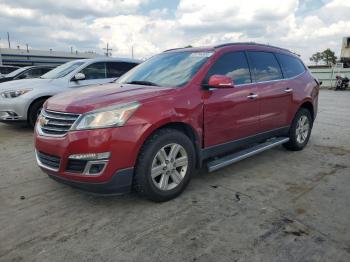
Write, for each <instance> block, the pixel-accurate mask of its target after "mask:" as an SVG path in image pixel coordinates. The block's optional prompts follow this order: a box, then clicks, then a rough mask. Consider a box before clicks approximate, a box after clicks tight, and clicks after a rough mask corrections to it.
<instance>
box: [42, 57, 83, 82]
mask: <svg viewBox="0 0 350 262" xmlns="http://www.w3.org/2000/svg"><path fill="white" fill-rule="evenodd" d="M82 64H84V62H75V61H72V62H68V63H65V64H63V65H60V66H58V67H56V68H55V69H53V70H51V71H49V72H47V73H46V74H45V75H42V76H41V77H40V78H44V79H56V78H61V77H64V76H66V75H68V74H69V73H71V72H72V71H73V70H75V69H76V68H78V67H79V66H81V65H82Z"/></svg>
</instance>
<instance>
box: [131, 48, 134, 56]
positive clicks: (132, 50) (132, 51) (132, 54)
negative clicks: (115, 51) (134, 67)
mask: <svg viewBox="0 0 350 262" xmlns="http://www.w3.org/2000/svg"><path fill="white" fill-rule="evenodd" d="M131 58H132V59H134V46H133V45H132V46H131Z"/></svg>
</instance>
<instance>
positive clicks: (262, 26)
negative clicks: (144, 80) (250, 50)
mask: <svg viewBox="0 0 350 262" xmlns="http://www.w3.org/2000/svg"><path fill="white" fill-rule="evenodd" d="M148 1H151V0H124V1H123V0H112V1H109V0H87V1H86V0H85V1H83V0H78V1H75V2H74V5H72V2H71V1H68V0H62V1H57V0H47V1H45V3H46V4H43V1H42V0H31V1H27V0H12V1H11V2H10V1H8V2H7V1H6V3H2V4H0V23H1V24H2V26H4V27H6V28H9V29H8V30H9V31H10V32H11V31H14V33H15V35H17V36H21V35H24V36H25V37H26V39H25V40H24V41H28V42H29V43H33V44H36V45H41V46H40V48H42V46H45V45H46V46H47V45H50V46H47V48H49V47H52V46H54V48H56V49H63V48H69V46H74V47H75V48H77V49H80V50H82V49H83V50H86V49H92V48H95V49H97V50H98V51H99V52H101V53H102V48H104V47H105V45H106V43H107V42H108V43H109V44H110V46H111V47H112V48H113V52H112V53H113V54H114V55H122V56H130V54H131V46H134V53H135V55H136V56H137V57H148V56H150V55H153V54H156V53H158V52H161V51H163V50H165V49H169V48H175V47H181V46H187V45H189V44H191V45H195V46H199V45H214V44H220V43H224V42H235V41H256V42H261V43H269V44H273V45H278V46H281V47H286V48H289V49H291V50H293V51H296V52H297V53H299V54H301V55H302V58H303V59H304V60H305V61H306V62H308V58H309V57H310V56H311V54H312V53H314V52H316V51H322V50H324V49H326V48H328V47H330V48H332V49H334V50H336V52H337V53H339V51H340V50H339V49H340V45H341V38H342V37H343V36H345V35H348V34H350V21H349V18H348V15H349V13H350V1H348V0H329V1H327V3H326V4H323V6H321V7H320V8H319V9H317V10H312V11H310V12H305V14H306V15H305V14H303V15H300V14H298V12H297V10H298V7H299V9H300V8H303V9H305V8H307V6H308V5H309V4H310V3H311V2H308V4H306V2H305V1H303V2H302V3H299V1H298V0H285V1H283V2H281V1H280V0H265V1H261V0H245V1H238V0H230V1H228V0H201V1H198V0H180V2H179V6H178V8H177V9H176V10H175V11H174V10H170V9H168V8H164V7H160V8H154V9H153V10H150V11H148V12H141V11H140V8H142V6H144V5H146V4H147V2H148ZM301 4H302V5H303V6H300V5H301ZM304 11H305V10H304ZM171 12H173V13H171ZM31 35H33V36H31ZM40 35H45V39H40V38H38V36H40ZM0 37H1V35H0ZM1 38H3V37H1ZM18 41H19V42H20V40H18ZM22 44H23V42H22Z"/></svg>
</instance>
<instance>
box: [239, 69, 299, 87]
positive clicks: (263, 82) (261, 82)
mask: <svg viewBox="0 0 350 262" xmlns="http://www.w3.org/2000/svg"><path fill="white" fill-rule="evenodd" d="M305 72H306V70H305V71H304V72H302V73H301V74H299V75H296V76H293V77H289V78H281V79H274V80H267V81H259V82H252V83H247V84H239V85H235V87H241V86H247V85H254V84H266V83H271V82H277V81H283V80H286V81H289V80H293V79H295V78H298V77H299V76H301V75H303V74H304V73H305ZM233 81H234V80H233Z"/></svg>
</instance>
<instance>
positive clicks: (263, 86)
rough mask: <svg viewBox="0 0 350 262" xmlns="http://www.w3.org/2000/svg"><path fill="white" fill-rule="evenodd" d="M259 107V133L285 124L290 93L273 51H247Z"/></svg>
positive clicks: (289, 105)
mask: <svg viewBox="0 0 350 262" xmlns="http://www.w3.org/2000/svg"><path fill="white" fill-rule="evenodd" d="M247 53H248V57H249V62H250V66H251V71H252V76H253V80H254V82H255V86H256V88H257V94H258V101H259V108H260V128H259V129H260V130H259V131H260V133H261V132H265V131H270V130H273V129H277V128H280V127H285V126H287V125H288V124H289V123H288V113H289V110H290V108H291V105H292V95H291V92H289V91H288V88H289V87H288V83H287V81H286V80H284V77H283V73H282V69H281V66H280V65H279V63H278V61H277V58H276V56H275V54H274V53H270V52H264V51H248V52H247Z"/></svg>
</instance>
